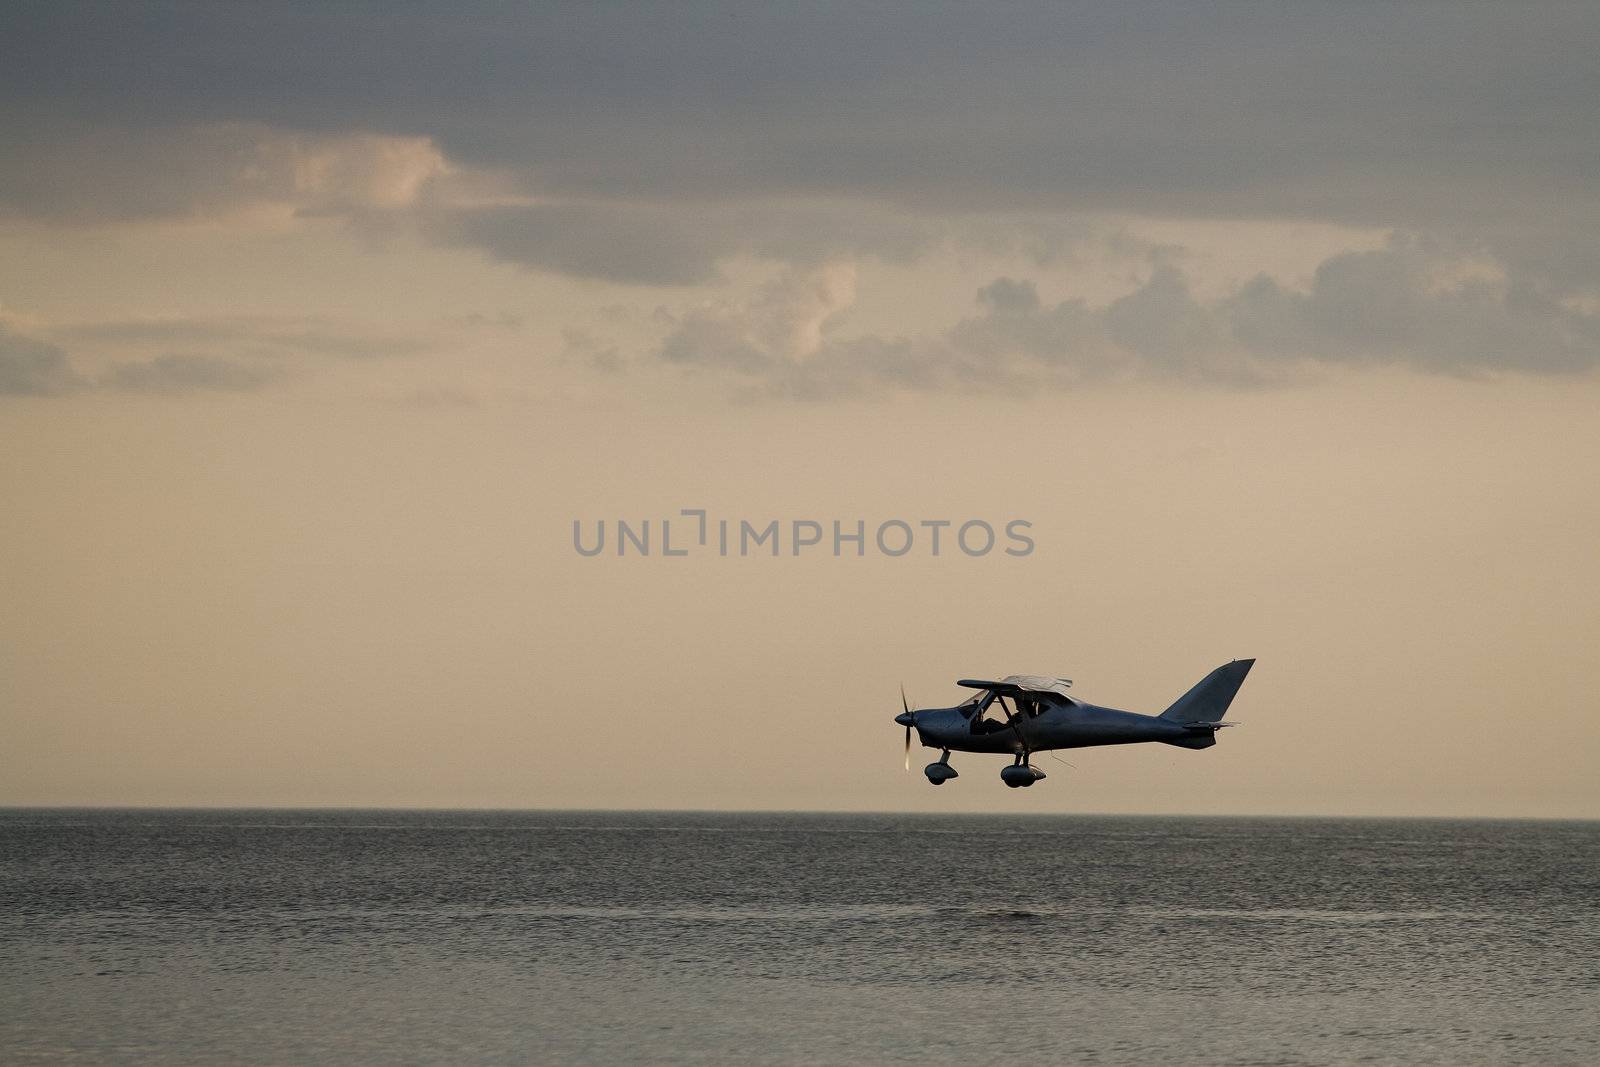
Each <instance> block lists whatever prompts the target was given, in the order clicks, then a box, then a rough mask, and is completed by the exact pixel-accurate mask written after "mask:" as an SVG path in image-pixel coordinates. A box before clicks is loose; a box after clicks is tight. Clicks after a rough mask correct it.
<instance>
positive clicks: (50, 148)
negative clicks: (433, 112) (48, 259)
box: [0, 120, 449, 224]
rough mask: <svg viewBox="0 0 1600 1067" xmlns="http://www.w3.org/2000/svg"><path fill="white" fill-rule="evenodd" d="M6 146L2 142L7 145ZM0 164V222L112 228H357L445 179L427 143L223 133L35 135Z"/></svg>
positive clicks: (103, 129)
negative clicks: (198, 223)
mask: <svg viewBox="0 0 1600 1067" xmlns="http://www.w3.org/2000/svg"><path fill="white" fill-rule="evenodd" d="M0 144H3V142H0ZM8 147H9V149H10V150H8V151H5V152H4V153H3V154H0V216H3V215H12V216H20V217H27V218H37V219H43V220H46V221H51V222H56V223H91V224H98V223H105V222H122V221H135V220H148V219H170V218H187V217H192V216H215V215H227V214H230V213H237V212H242V211H247V210H251V209H262V208H267V209H275V210H277V211H279V212H281V213H285V214H291V215H305V216H313V215H343V216H361V215H370V214H375V213H377V214H381V213H385V212H395V211H401V210H404V209H407V208H410V207H412V206H414V205H415V204H417V203H418V202H419V201H420V200H421V199H422V197H423V195H424V192H425V191H426V189H427V187H428V185H429V183H431V182H432V181H434V180H435V179H437V178H440V177H442V176H444V175H445V174H447V173H448V171H449V168H448V166H447V164H446V162H445V159H444V157H443V155H442V154H441V153H440V151H439V149H438V148H437V147H435V145H434V144H433V142H432V140H431V139H429V138H427V137H396V136H387V135H381V134H375V133H370V132H367V131H361V130H353V131H346V132H339V133H331V134H324V133H313V132H305V131H298V130H290V129H281V128H277V127H272V126H267V125H263V124H261V123H256V122H237V121H223V122H210V123H201V124H197V125H189V126H174V127H158V128H155V129H147V128H142V127H137V126H135V127H116V126H105V125H102V124H98V123H88V122H85V121H82V120H75V121H69V122H67V123H65V124H64V125H62V126H61V127H60V128H55V127H52V128H51V129H50V130H48V131H34V132H33V134H32V135H31V136H30V137H29V138H28V141H27V143H26V144H25V145H23V146H8Z"/></svg>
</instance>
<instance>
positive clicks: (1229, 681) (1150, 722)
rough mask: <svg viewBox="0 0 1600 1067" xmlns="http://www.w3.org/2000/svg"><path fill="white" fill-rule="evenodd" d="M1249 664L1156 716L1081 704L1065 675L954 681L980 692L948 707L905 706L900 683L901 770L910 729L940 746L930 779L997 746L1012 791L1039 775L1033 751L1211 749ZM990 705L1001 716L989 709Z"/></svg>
mask: <svg viewBox="0 0 1600 1067" xmlns="http://www.w3.org/2000/svg"><path fill="white" fill-rule="evenodd" d="M1254 663H1255V660H1253V659H1236V660H1233V661H1232V662H1230V663H1224V664H1223V665H1222V666H1220V667H1218V668H1217V669H1216V670H1214V671H1212V672H1211V673H1210V674H1208V675H1206V676H1205V677H1204V678H1202V679H1201V680H1200V681H1199V682H1198V683H1197V684H1196V685H1195V687H1194V688H1193V689H1191V690H1189V691H1188V692H1187V693H1185V694H1183V696H1181V697H1179V698H1178V700H1177V702H1176V703H1174V704H1173V705H1172V707H1170V708H1168V709H1167V710H1166V711H1163V712H1162V713H1161V714H1160V715H1139V714H1136V713H1134V712H1131V711H1117V710H1116V709H1115V708H1102V707H1099V706H1097V705H1094V704H1089V703H1086V702H1085V701H1082V700H1079V699H1077V698H1076V697H1074V696H1072V695H1071V694H1069V693H1068V692H1067V688H1068V687H1069V686H1071V685H1072V682H1071V681H1070V680H1069V679H1066V678H1043V677H1039V676H1037V675H1031V674H1013V675H1011V676H1010V677H1009V678H1002V679H1001V680H1000V681H998V682H984V681H979V680H977V679H973V678H963V679H961V680H960V681H959V682H957V683H956V684H957V685H963V686H966V687H967V688H968V689H977V690H979V692H978V693H975V694H973V696H972V697H971V698H970V699H968V700H966V701H963V702H962V703H961V704H958V705H957V706H955V707H953V708H929V709H927V710H925V711H912V710H911V706H910V704H908V703H907V702H906V694H905V690H904V689H903V688H902V689H901V691H900V706H901V707H902V708H904V709H905V710H904V711H902V712H901V713H900V714H899V715H896V716H895V717H894V721H895V722H897V723H899V724H900V725H902V726H904V727H905V728H906V767H907V769H908V770H909V769H910V764H911V731H913V730H915V731H916V732H917V738H918V740H920V741H921V742H922V744H923V745H924V746H925V747H927V748H938V749H943V750H944V751H943V754H942V755H940V757H939V760H938V762H937V763H930V764H928V765H927V766H926V767H924V768H923V769H922V773H923V774H925V775H927V776H928V781H929V782H930V783H932V784H933V785H943V784H944V783H945V782H947V781H949V780H950V779H952V778H956V777H958V775H957V773H956V769H955V768H954V767H952V766H950V753H951V752H1000V753H1010V754H1011V755H1012V757H1013V759H1012V763H1011V766H1009V767H1006V768H1005V769H1004V770H1002V771H1001V772H1000V780H1001V781H1003V782H1005V783H1006V785H1008V786H1011V787H1012V788H1013V789H1016V788H1019V787H1022V786H1030V785H1032V784H1033V783H1034V782H1037V781H1038V780H1039V779H1041V778H1043V777H1044V776H1045V773H1044V772H1043V771H1041V770H1040V769H1039V768H1037V767H1035V766H1033V765H1032V764H1031V763H1029V762H1028V761H1029V757H1030V756H1031V755H1032V754H1033V753H1035V752H1046V751H1049V750H1051V749H1057V748H1089V747H1091V746H1094V745H1133V744H1139V743H1140V742H1144V741H1159V742H1161V743H1162V744H1164V745H1177V746H1178V747H1179V748H1210V747H1211V746H1212V745H1214V744H1216V743H1217V731H1218V730H1220V729H1222V728H1224V727H1227V726H1234V725H1236V724H1235V723H1231V722H1224V721H1223V718H1222V717H1223V715H1225V714H1226V713H1227V711H1228V705H1229V704H1231V703H1233V697H1234V694H1236V693H1238V692H1239V686H1241V685H1243V684H1244V676H1245V675H1247V674H1249V673H1250V668H1251V666H1252V665H1253V664H1254ZM1007 697H1009V698H1010V699H1011V700H1012V701H1014V702H1015V703H1016V705H1017V707H1016V710H1015V711H1013V710H1012V709H1011V706H1010V704H1008V703H1007V702H1006V698H1007ZM996 705H998V706H999V708H1000V711H1001V713H1002V714H1003V718H1002V717H996V716H995V715H994V714H993V713H992V711H991V709H992V708H993V707H995V706H996Z"/></svg>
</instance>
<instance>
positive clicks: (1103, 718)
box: [911, 701, 1215, 753]
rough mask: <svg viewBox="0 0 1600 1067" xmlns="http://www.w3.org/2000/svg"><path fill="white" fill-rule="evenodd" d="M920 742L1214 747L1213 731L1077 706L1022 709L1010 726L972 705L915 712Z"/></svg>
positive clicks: (1018, 748) (990, 747) (1034, 748)
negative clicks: (1152, 743)
mask: <svg viewBox="0 0 1600 1067" xmlns="http://www.w3.org/2000/svg"><path fill="white" fill-rule="evenodd" d="M911 714H912V715H913V716H914V718H915V722H914V724H913V725H914V728H915V729H916V731H917V737H918V738H919V739H920V740H921V742H922V743H923V745H925V746H927V747H929V748H940V749H949V750H951V751H952V752H1003V753H1018V752H1022V751H1024V750H1027V751H1029V752H1043V751H1048V750H1050V749H1058V748H1089V747H1091V746H1094V745H1131V744H1137V743H1139V742H1141V741H1159V742H1163V743H1165V744H1169V745H1179V746H1181V747H1184V748H1203V747H1207V746H1209V745H1211V744H1214V743H1215V740H1214V738H1213V737H1212V735H1211V733H1210V731H1204V732H1201V733H1199V734H1196V732H1195V731H1193V730H1191V729H1189V728H1187V727H1185V726H1184V725H1183V724H1181V723H1176V722H1172V721H1170V720H1167V719H1162V718H1159V717H1157V716H1154V715H1140V714H1137V713H1135V712H1131V711H1118V710H1117V709H1115V708H1102V707H1099V706H1098V705H1095V704H1085V703H1083V702H1081V701H1073V702H1071V703H1068V704H1057V705H1054V706H1050V707H1046V708H1044V709H1043V710H1041V711H1040V712H1039V713H1038V714H1037V715H1029V714H1026V713H1025V712H1023V711H1021V710H1020V709H1019V710H1018V711H1017V712H1016V713H1015V714H1014V715H1013V716H1012V719H1011V722H1010V723H1009V724H1008V723H1005V722H998V721H995V720H994V719H992V718H985V716H984V715H983V713H982V711H981V710H977V711H975V710H974V706H973V705H971V704H966V705H962V706H961V707H955V708H936V709H929V710H926V711H917V712H912V713H911Z"/></svg>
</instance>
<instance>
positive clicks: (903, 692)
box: [900, 685, 911, 774]
mask: <svg viewBox="0 0 1600 1067" xmlns="http://www.w3.org/2000/svg"><path fill="white" fill-rule="evenodd" d="M900 706H901V707H902V708H904V709H905V713H906V714H907V715H910V714H911V705H910V704H909V703H908V702H907V701H906V687H905V686H904V685H902V686H901V687H900ZM906 773H907V774H910V773H911V724H910V723H906Z"/></svg>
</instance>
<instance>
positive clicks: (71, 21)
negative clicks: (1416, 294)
mask: <svg viewBox="0 0 1600 1067" xmlns="http://www.w3.org/2000/svg"><path fill="white" fill-rule="evenodd" d="M91 10H92V15H91V14H90V11H91ZM86 19H92V22H93V32H88V31H87V29H86ZM0 42H5V44H4V45H0V48H3V50H4V54H3V55H0V60H3V61H0V101H3V103H0V131H4V132H3V133H0V204H4V205H6V206H7V207H8V208H9V210H11V211H12V212H13V213H20V214H23V215H26V216H28V217H32V218H70V217H77V216H87V217H119V218H120V217H134V216H141V217H144V216H150V215H160V214H171V213H180V214H181V213H183V212H186V211H191V210H196V209H197V208H198V209H200V210H222V209H224V208H225V207H226V206H227V205H230V204H235V203H241V202H248V203H257V202H270V203H274V204H282V205H288V206H289V207H290V208H291V209H292V210H294V211H296V212H301V213H324V212H333V213H341V212H342V213H357V212H359V211H360V210H375V211H380V212H398V213H401V214H404V213H407V212H412V211H423V210H431V208H430V207H429V206H428V204H429V201H430V196H429V195H428V190H429V189H430V188H432V187H433V186H435V185H437V184H439V183H440V182H441V181H443V180H444V179H445V178H446V177H447V172H449V171H451V170H452V168H454V169H458V170H460V171H462V172H470V173H473V174H492V175H497V176H502V177H504V178H505V179H506V180H507V181H508V182H509V183H510V184H511V186H513V187H515V188H517V189H518V190H520V191H521V192H522V193H525V194H528V195H530V196H532V197H533V198H534V199H536V200H537V201H538V203H537V204H534V205H521V206H517V205H511V206H510V207H514V208H515V210H511V209H509V208H508V207H507V206H506V205H482V207H483V210H481V211H475V210H472V206H471V205H469V204H455V205H453V208H454V209H458V210H459V212H460V213H459V214H457V213H454V212H452V213H449V214H447V215H446V216H445V217H444V218H442V219H439V220H436V221H435V223H434V224H435V225H436V226H437V227H438V228H437V229H435V230H431V231H430V232H433V233H435V234H437V235H438V236H440V238H441V239H445V240H450V241H454V242H457V243H470V244H473V245H475V246H477V247H481V248H483V249H485V250H486V251H487V252H489V253H490V254H491V255H494V256H497V257H499V258H502V259H504V260H507V261H509V262H514V263H519V264H523V265H527V266H531V267H535V268H538V269H548V270H557V271H564V272H569V273H575V274H580V275H585V276H590V277H598V278H606V279H612V280H625V281H635V282H646V283H649V284H686V283H692V282H693V281H696V280H703V279H706V278H710V277H713V276H714V262H715V260H716V259H717V258H718V257H719V256H722V255H726V254H729V253H730V250H732V251H737V250H741V249H746V248H754V249H757V250H760V249H763V248H769V249H772V250H773V251H771V252H768V253H766V254H774V255H778V256H780V257H788V256H793V257H794V258H795V259H796V260H797V261H799V260H804V261H806V262H812V263H814V262H818V261H821V260H825V259H828V258H835V257H837V256H840V255H848V254H856V253H858V252H860V251H862V250H863V248H864V247H866V246H870V245H878V246H891V245H899V246H900V247H902V248H904V247H911V248H915V247H917V241H918V240H920V239H921V238H920V237H918V236H917V235H915V234H912V235H911V236H910V237H909V239H907V238H906V237H904V236H901V237H897V236H895V235H893V234H881V235H869V236H865V237H863V236H853V235H852V231H857V233H859V232H861V231H862V228H861V227H859V226H856V225H855V223H856V222H859V221H860V220H862V219H864V218H868V217H872V216H878V217H881V218H884V219H890V218H891V216H892V215H893V214H894V213H896V212H898V213H899V214H900V216H902V217H903V218H914V219H920V220H935V221H936V222H938V223H941V224H946V225H948V224H951V223H952V221H953V220H957V219H959V218H961V217H966V216H972V215H984V214H991V213H998V214H1006V213H1012V214H1016V213H1036V214H1039V215H1055V216H1064V215H1065V216H1070V215H1081V214H1085V213H1117V214H1132V215H1142V216H1161V217H1186V218H1209V219H1236V218H1254V219H1284V218H1301V219H1305V218H1309V219H1318V220H1323V221H1330V222H1336V223H1344V224H1351V225H1361V226H1378V227H1384V228H1397V229H1404V230H1408V231H1417V232H1423V231H1429V232H1438V233H1450V234H1461V235H1466V236H1472V237H1475V238H1478V239H1482V240H1483V241H1485V242H1487V243H1488V245H1489V246H1491V247H1492V248H1493V249H1494V250H1495V252H1496V255H1497V256H1499V257H1500V258H1501V259H1503V260H1505V261H1507V262H1510V263H1513V264H1514V265H1516V266H1517V267H1518V270H1519V273H1520V274H1521V276H1522V277H1524V278H1525V279H1526V281H1527V282H1528V283H1529V284H1530V285H1536V286H1538V287H1539V288H1541V289H1549V290H1561V289H1563V288H1564V287H1570V286H1573V285H1584V286H1593V285H1596V284H1600V233H1597V232H1596V229H1595V227H1594V226H1593V224H1592V219H1593V218H1595V217H1596V215H1597V214H1600V178H1597V175H1600V155H1597V152H1600V148H1597V146H1600V136H1597V131H1596V109H1595V106H1594V95H1595V94H1594V71H1595V67H1594V56H1595V55H1596V53H1597V52H1600V10H1597V9H1596V8H1595V7H1594V5H1592V4H1582V3H1569V2H1561V0H1547V2H1535V3H1529V4H1518V5H1514V6H1511V5H1492V4H1490V5H1482V4H1472V5H1464V4H1457V5H1434V4H1390V5H1337V4H1332V5H1299V6H1295V7H1293V8H1287V9H1283V10H1279V11H1275V12H1274V13H1273V15H1272V17H1270V18H1268V17H1262V15H1261V13H1260V12H1259V11H1256V10H1254V9H1251V8H1248V7H1222V8H1209V9H1205V10H1202V9H1200V8H1197V7H1196V6H1194V5H1192V4H1186V3H1183V2H1181V0H1159V2H1146V0H1130V2H1128V3H1124V4H1118V5H1116V8H1115V10H1109V9H1106V8H1104V7H1102V6H1097V5H1062V4H1056V3H1048V2H1044V0H1038V2H1032V3H1028V2H1024V3H1021V4H1015V5H1008V6H1007V8H1006V10H1005V13H1004V17H997V16H996V13H995V12H994V11H993V10H991V9H989V8H986V7H984V6H983V5H942V6H935V7H931V8H916V9H912V8H909V7H908V8H904V9H899V10H897V9H893V8H889V9H885V8H881V7H876V6H870V5H869V6H865V7H857V6H824V7H799V8H790V7H759V8H752V7H751V6H750V5H745V4H735V3H722V2H715V3H713V2H708V0H691V2H688V3H670V4H669V3H662V4H649V3H643V4H629V5H577V6H570V5H557V6H544V5H531V6H522V5H492V6H490V5H479V6H469V7H468V8H466V9H464V10H463V9H460V8H458V7H456V6H454V5H451V6H446V5H442V4H437V5H428V4H420V5H407V6H405V7H403V8H395V7H393V6H390V5H348V4H341V5H332V6H325V7H320V8H316V9H307V10H303V11H298V12H296V14H295V15H294V17H286V16H285V15H284V13H283V12H281V11H279V10H277V9H274V8H270V7H246V6H239V5H194V4H186V3H180V2H176V0H174V2H170V3H161V2H155V3H150V4H141V5H138V6H137V7H132V6H128V5H114V4H113V5H105V6H103V7H99V8H94V9H85V8H81V7H77V6H73V5H68V6H65V7H63V6H60V5H7V6H5V7H3V8H0ZM796 202H809V203H828V204H832V205H834V208H833V209H832V210H831V212H830V211H822V212H818V213H816V217H817V218H826V217H828V216H829V215H830V214H831V215H832V216H833V217H835V218H836V219H837V220H838V221H837V222H836V223H835V224H833V225H831V226H799V227H796V226H793V225H790V224H789V223H788V221H786V220H785V219H784V218H783V217H782V216H781V210H780V208H779V207H778V205H782V204H785V203H796ZM708 204H710V205H715V206H716V210H715V211H708V209H707V208H706V205H708ZM739 205H743V206H748V207H749V208H750V210H751V212H752V214H753V215H754V216H756V217H758V218H760V219H762V220H763V224H762V225H760V226H757V227H755V228H754V229H746V230H744V231H743V234H744V235H743V236H741V235H740V232H739V231H737V230H734V229H730V228H728V227H727V226H724V225H723V224H722V223H721V222H720V221H717V220H713V221H712V224H711V225H709V226H707V225H706V222H707V219H708V216H711V215H715V216H717V219H718V220H720V219H722V218H733V217H734V213H733V211H732V210H731V209H732V208H733V207H734V206H739ZM796 217H798V216H796ZM890 228H891V229H894V228H897V227H896V226H891V227H890ZM919 228H920V227H919V226H913V227H911V229H912V230H913V231H915V230H917V229H919ZM608 244H611V245H614V246H615V249H616V253H615V254H613V255H608V254H607V252H608V249H607V248H606V247H605V246H606V245H608ZM808 245H810V246H811V247H810V249H809V251H806V250H805V249H807V246H808ZM1041 254H1049V250H1048V248H1047V247H1046V248H1044V249H1042V250H1041Z"/></svg>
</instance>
